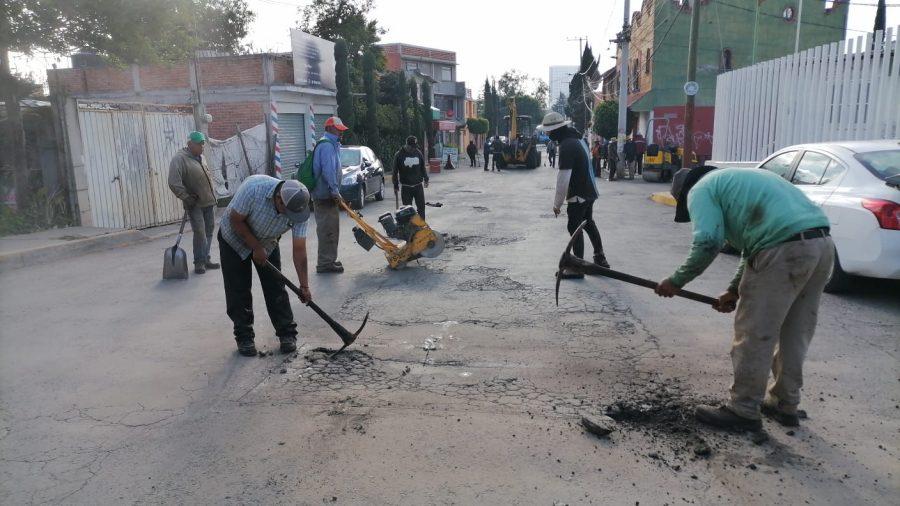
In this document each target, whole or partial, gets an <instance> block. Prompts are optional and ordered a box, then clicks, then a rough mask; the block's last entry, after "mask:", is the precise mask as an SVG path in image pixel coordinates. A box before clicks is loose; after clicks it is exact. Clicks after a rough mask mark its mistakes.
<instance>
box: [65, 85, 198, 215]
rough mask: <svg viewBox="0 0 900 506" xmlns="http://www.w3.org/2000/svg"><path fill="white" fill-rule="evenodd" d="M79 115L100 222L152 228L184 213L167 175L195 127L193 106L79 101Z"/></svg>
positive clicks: (93, 210) (90, 194) (92, 205)
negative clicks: (176, 155)
mask: <svg viewBox="0 0 900 506" xmlns="http://www.w3.org/2000/svg"><path fill="white" fill-rule="evenodd" d="M78 120H79V126H80V130H81V137H82V141H83V143H84V167H85V174H86V176H87V187H88V198H89V200H90V208H91V217H92V219H93V223H94V226H97V227H110V228H146V227H152V226H156V225H163V224H166V223H171V222H173V221H177V220H178V219H180V218H181V216H182V213H183V212H184V211H183V210H182V207H181V204H180V202H179V201H178V199H177V198H175V195H173V194H172V192H171V190H169V186H168V183H167V177H168V172H169V161H170V160H171V159H172V156H173V155H174V154H175V152H176V151H178V150H179V149H181V148H182V147H183V146H184V145H185V141H186V139H187V136H188V134H189V133H190V132H191V131H192V130H193V129H194V117H193V108H192V107H191V106H183V105H149V104H131V103H111V102H80V101H79V103H78Z"/></svg>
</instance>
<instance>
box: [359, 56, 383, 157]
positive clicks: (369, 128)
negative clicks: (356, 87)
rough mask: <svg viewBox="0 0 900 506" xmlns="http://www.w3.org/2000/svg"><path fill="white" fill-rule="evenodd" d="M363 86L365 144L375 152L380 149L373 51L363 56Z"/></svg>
mask: <svg viewBox="0 0 900 506" xmlns="http://www.w3.org/2000/svg"><path fill="white" fill-rule="evenodd" d="M363 87H364V88H365V93H366V125H365V126H366V145H367V146H369V147H370V148H371V149H372V150H374V151H375V152H376V153H379V152H380V151H381V137H380V136H379V134H378V87H377V84H376V79H375V51H373V50H371V49H370V50H368V51H366V55H365V57H364V58H363Z"/></svg>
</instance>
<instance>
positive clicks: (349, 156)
mask: <svg viewBox="0 0 900 506" xmlns="http://www.w3.org/2000/svg"><path fill="white" fill-rule="evenodd" d="M359 157H360V153H359V150H358V149H344V148H341V167H349V166H351V165H359Z"/></svg>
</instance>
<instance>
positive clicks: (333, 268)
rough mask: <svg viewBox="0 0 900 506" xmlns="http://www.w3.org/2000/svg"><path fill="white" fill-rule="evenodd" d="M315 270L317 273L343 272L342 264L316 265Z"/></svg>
mask: <svg viewBox="0 0 900 506" xmlns="http://www.w3.org/2000/svg"><path fill="white" fill-rule="evenodd" d="M316 272H317V273H319V274H327V273H332V274H340V273H342V272H344V267H343V266H342V265H337V264H330V265H323V266H318V267H316Z"/></svg>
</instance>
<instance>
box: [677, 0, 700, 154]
mask: <svg viewBox="0 0 900 506" xmlns="http://www.w3.org/2000/svg"><path fill="white" fill-rule="evenodd" d="M699 32H700V2H699V1H698V0H691V38H690V40H689V41H688V67H687V82H686V83H685V85H684V93H685V95H687V98H686V100H685V103H684V154H683V155H682V157H681V167H682V168H690V167H691V163H692V162H693V159H694V99H695V97H696V95H697V92H698V91H699V87H697V86H696V84H697V83H696V79H697V39H698V35H699Z"/></svg>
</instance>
